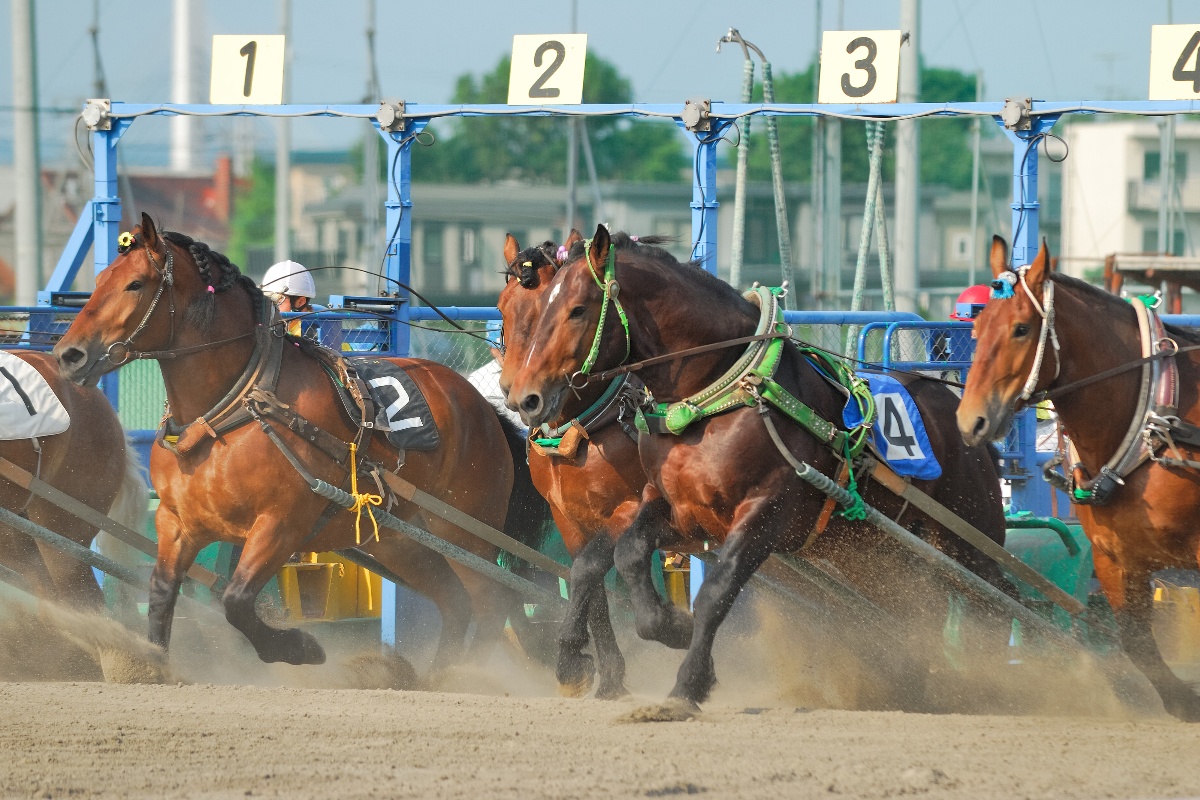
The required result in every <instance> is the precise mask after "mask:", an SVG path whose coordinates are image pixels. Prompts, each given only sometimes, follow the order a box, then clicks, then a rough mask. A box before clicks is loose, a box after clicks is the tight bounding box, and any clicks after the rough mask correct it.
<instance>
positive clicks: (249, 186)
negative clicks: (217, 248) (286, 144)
mask: <svg viewBox="0 0 1200 800" xmlns="http://www.w3.org/2000/svg"><path fill="white" fill-rule="evenodd" d="M274 241H275V165H273V164H266V163H264V162H262V161H260V160H258V159H257V158H256V159H254V161H253V163H252V164H251V165H250V177H249V179H248V180H247V181H245V182H239V183H238V184H236V188H235V190H234V194H233V215H232V217H231V218H230V220H229V248H228V250H227V252H226V255H228V256H229V260H230V261H232V262H233V263H234V264H238V265H240V266H243V267H244V266H245V265H246V251H247V248H249V247H254V246H256V245H269V244H271V243H273V242H274Z"/></svg>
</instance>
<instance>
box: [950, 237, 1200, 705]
mask: <svg viewBox="0 0 1200 800" xmlns="http://www.w3.org/2000/svg"><path fill="white" fill-rule="evenodd" d="M1007 250H1008V248H1007V245H1006V244H1005V242H1004V240H1003V239H1001V238H1000V237H996V238H995V239H993V242H992V251H991V266H992V273H993V275H994V276H995V277H996V279H997V280H1001V279H1005V280H1007V281H1009V282H1011V285H1012V286H1013V289H1012V296H1011V297H1007V298H1005V299H1002V300H1001V299H993V300H992V301H990V302H989V303H988V304H987V306H986V307H985V308H984V309H983V311H982V312H981V313H980V315H979V316H978V317H977V318H976V320H975V334H976V336H977V338H978V340H979V341H978V345H977V348H976V352H975V363H974V366H973V367H972V368H971V372H970V376H969V377H968V380H967V387H966V390H965V391H964V392H963V398H962V404H961V405H960V406H959V410H958V425H959V429H960V431H961V432H962V436H963V438H964V439H965V440H966V441H967V442H968V443H978V442H985V441H990V440H993V439H997V438H999V437H1001V436H1003V435H1004V434H1005V433H1006V432H1007V430H1008V428H1009V426H1010V425H1011V423H1012V419H1013V415H1014V414H1015V413H1016V411H1017V410H1019V409H1020V408H1021V407H1022V406H1023V405H1024V403H1025V399H1024V398H1023V397H1022V395H1023V394H1024V393H1025V389H1026V387H1028V389H1029V390H1030V392H1029V393H1030V394H1036V393H1040V392H1043V391H1046V390H1050V391H1051V392H1053V390H1054V389H1056V388H1058V387H1062V388H1064V389H1067V388H1068V387H1070V385H1071V384H1074V383H1076V382H1077V381H1082V380H1084V379H1087V378H1089V377H1091V376H1101V373H1105V372H1107V371H1108V370H1111V369H1115V368H1118V367H1120V366H1121V365H1131V366H1139V368H1138V369H1127V370H1125V371H1122V372H1119V373H1117V374H1112V375H1110V376H1109V377H1106V378H1103V379H1102V380H1099V381H1097V382H1094V383H1091V384H1089V385H1081V386H1079V387H1078V388H1077V389H1070V390H1068V391H1065V392H1064V393H1062V394H1056V395H1055V396H1054V406H1055V409H1056V410H1057V412H1058V415H1059V419H1060V421H1061V422H1062V425H1063V428H1064V430H1065V432H1066V434H1067V435H1068V437H1069V438H1070V441H1071V443H1072V444H1073V445H1074V446H1075V449H1076V451H1077V452H1078V459H1079V461H1080V463H1081V468H1082V472H1083V474H1085V475H1091V476H1098V475H1100V473H1101V468H1102V467H1104V466H1106V465H1107V464H1108V463H1109V461H1110V460H1111V459H1112V458H1113V457H1114V455H1115V454H1117V453H1118V452H1119V451H1120V450H1121V449H1122V443H1123V439H1124V438H1125V436H1126V434H1127V432H1128V431H1129V429H1130V425H1131V420H1133V419H1134V418H1135V417H1136V416H1138V410H1137V409H1138V405H1139V399H1140V397H1141V394H1142V392H1141V390H1140V386H1141V382H1142V371H1141V369H1140V363H1139V362H1140V359H1141V358H1142V354H1143V351H1142V345H1141V337H1140V334H1139V326H1138V320H1137V315H1136V314H1135V310H1134V308H1133V306H1132V304H1130V303H1127V302H1125V301H1123V300H1121V299H1119V298H1117V297H1114V296H1113V295H1111V294H1108V293H1107V292H1104V291H1101V290H1100V289H1097V288H1095V287H1093V286H1090V285H1088V284H1086V283H1084V282H1083V281H1079V280H1076V279H1074V278H1070V277H1067V276H1064V275H1059V274H1056V273H1055V272H1054V271H1053V264H1052V262H1051V260H1050V257H1049V253H1048V251H1047V247H1046V244H1045V242H1043V243H1042V246H1041V249H1040V250H1039V252H1038V254H1037V257H1036V258H1035V259H1034V261H1033V263H1032V264H1030V265H1028V266H1023V265H1018V267H1017V270H1016V271H1015V272H1013V271H1012V270H1010V269H1009V267H1008V252H1007ZM1026 288H1027V289H1028V292H1027V291H1026ZM1035 298H1036V305H1035ZM1046 314H1049V315H1050V318H1051V320H1052V321H1051V323H1050V325H1049V326H1046V325H1045V324H1044V318H1045V316H1044V315H1046ZM1167 334H1168V337H1169V338H1170V339H1171V340H1173V341H1174V342H1175V343H1176V344H1178V345H1180V346H1181V347H1182V346H1191V345H1194V344H1196V341H1197V340H1196V337H1195V336H1194V335H1193V334H1190V333H1185V332H1183V331H1181V330H1176V329H1169V330H1168V331H1167ZM1039 350H1040V351H1041V363H1040V367H1039V368H1038V369H1037V370H1036V374H1033V373H1034V371H1035V364H1037V359H1038V358H1039V353H1038V351H1039ZM1196 355H1197V353H1196V352H1195V351H1191V352H1184V353H1180V354H1179V355H1178V356H1176V357H1175V362H1176V364H1177V365H1178V370H1179V381H1178V386H1179V390H1178V404H1177V407H1178V411H1177V416H1178V418H1179V419H1181V420H1183V421H1184V422H1185V423H1192V424H1196V423H1200V364H1198V363H1197V359H1196ZM1029 384H1032V385H1029ZM1137 422H1141V420H1140V419H1139V420H1137ZM1176 435H1177V436H1178V434H1176ZM1180 438H1181V439H1182V437H1180ZM1139 440H1140V437H1139ZM1135 441H1137V440H1135ZM1178 446H1179V448H1180V449H1181V450H1182V451H1183V452H1184V453H1186V459H1187V460H1191V461H1195V460H1196V458H1197V455H1198V453H1200V449H1198V448H1197V447H1195V446H1194V445H1192V446H1189V445H1186V444H1183V443H1182V442H1179V443H1178ZM1168 454H1169V453H1168V452H1164V453H1163V454H1162V455H1168ZM1122 480H1123V482H1124V483H1123V485H1117V486H1116V488H1115V489H1114V490H1113V491H1112V494H1111V497H1110V499H1109V500H1108V501H1107V502H1105V503H1102V504H1094V505H1077V506H1076V507H1075V509H1076V512H1077V513H1078V515H1079V520H1080V522H1082V523H1083V530H1084V532H1085V533H1086V534H1087V537H1088V539H1090V540H1091V542H1092V557H1093V559H1094V561H1095V566H1096V576H1097V577H1098V578H1099V579H1100V585H1101V586H1102V587H1103V589H1104V594H1105V596H1106V597H1107V598H1108V602H1109V604H1110V605H1111V606H1112V608H1113V611H1114V612H1116V617H1117V622H1118V625H1119V628H1120V632H1121V641H1122V644H1123V645H1124V647H1125V651H1126V653H1128V655H1129V658H1130V660H1132V661H1133V663H1134V664H1135V665H1137V667H1138V668H1139V669H1140V670H1141V671H1142V672H1143V673H1144V674H1145V675H1146V677H1147V678H1149V679H1150V682H1151V683H1152V684H1154V688H1155V689H1156V690H1158V693H1159V696H1160V697H1161V698H1162V701H1163V706H1164V707H1165V708H1166V710H1167V711H1168V712H1169V713H1171V714H1173V715H1175V716H1176V717H1178V718H1180V719H1183V720H1188V721H1191V722H1200V697H1198V696H1197V695H1196V693H1195V692H1193V691H1192V689H1191V688H1189V687H1188V686H1187V685H1186V684H1185V683H1184V682H1183V681H1181V680H1180V679H1179V678H1178V677H1176V676H1175V674H1174V673H1172V672H1171V670H1170V668H1168V667H1167V665H1166V664H1165V663H1164V662H1163V659H1162V656H1161V654H1160V652H1159V649H1158V646H1157V644H1156V643H1155V641H1154V636H1153V632H1152V630H1151V621H1152V615H1153V595H1152V590H1151V586H1150V575H1151V573H1152V572H1153V571H1155V570H1158V569H1162V568H1165V567H1182V568H1185V569H1195V568H1196V566H1197V561H1198V559H1200V527H1197V525H1196V520H1197V518H1200V472H1197V470H1196V469H1195V468H1184V467H1180V466H1165V465H1163V464H1161V463H1156V462H1155V461H1153V460H1151V461H1147V462H1145V463H1142V464H1141V465H1140V466H1138V467H1136V468H1135V469H1134V470H1133V471H1132V472H1130V473H1128V474H1126V475H1124V476H1123V478H1122Z"/></svg>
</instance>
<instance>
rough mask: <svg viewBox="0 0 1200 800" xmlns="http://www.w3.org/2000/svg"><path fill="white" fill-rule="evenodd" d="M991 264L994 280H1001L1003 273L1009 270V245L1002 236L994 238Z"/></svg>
mask: <svg viewBox="0 0 1200 800" xmlns="http://www.w3.org/2000/svg"><path fill="white" fill-rule="evenodd" d="M990 262H991V265H992V277H993V278H999V277H1000V275H1001V273H1003V272H1006V271H1007V270H1008V243H1007V242H1005V241H1004V238H1003V237H1001V236H993V237H992V252H991V256H990Z"/></svg>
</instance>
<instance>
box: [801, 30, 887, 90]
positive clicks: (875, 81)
mask: <svg viewBox="0 0 1200 800" xmlns="http://www.w3.org/2000/svg"><path fill="white" fill-rule="evenodd" d="M899 88H900V31H825V32H824V34H822V36H821V81H820V83H818V84H817V102H818V103H894V102H896V96H897V94H898V92H899Z"/></svg>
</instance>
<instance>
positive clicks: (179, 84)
mask: <svg viewBox="0 0 1200 800" xmlns="http://www.w3.org/2000/svg"><path fill="white" fill-rule="evenodd" d="M173 15H174V16H173V19H172V21H171V30H172V37H171V39H172V47H171V101H172V102H173V103H191V102H194V100H195V98H194V97H192V3H191V0H175V6H174V11H173ZM285 102H286V101H285ZM169 124H170V126H171V170H172V171H174V172H185V171H187V170H190V169H191V168H192V167H193V166H195V162H194V159H193V150H194V149H195V143H194V141H193V135H194V133H195V127H196V118H195V117H190V116H186V115H184V114H180V115H179V116H177V117H172V118H171V121H170V123H169Z"/></svg>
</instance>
